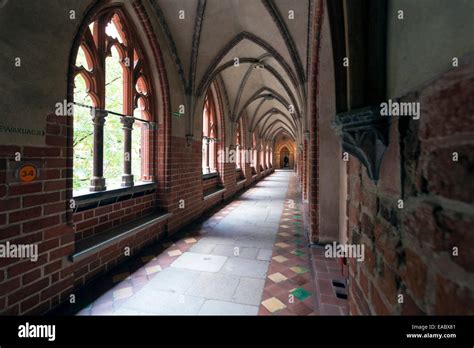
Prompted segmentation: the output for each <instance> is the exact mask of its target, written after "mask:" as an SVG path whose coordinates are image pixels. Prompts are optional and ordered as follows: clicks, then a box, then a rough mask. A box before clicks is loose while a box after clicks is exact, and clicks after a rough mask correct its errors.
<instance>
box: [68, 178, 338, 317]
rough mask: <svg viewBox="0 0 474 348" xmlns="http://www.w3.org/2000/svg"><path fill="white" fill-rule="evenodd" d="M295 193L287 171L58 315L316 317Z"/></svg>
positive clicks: (150, 253) (126, 266)
mask: <svg viewBox="0 0 474 348" xmlns="http://www.w3.org/2000/svg"><path fill="white" fill-rule="evenodd" d="M296 187H297V180H296V176H295V174H294V172H292V171H276V172H275V173H274V174H273V175H271V176H269V177H267V178H265V179H264V180H262V181H260V182H259V183H257V184H256V185H255V186H254V187H252V188H250V189H249V190H248V191H246V192H245V193H243V194H242V195H241V196H238V197H237V198H236V199H235V200H233V201H232V202H231V203H229V204H227V205H226V206H224V207H223V208H222V209H220V210H218V211H217V212H216V213H215V214H214V215H212V216H210V217H209V218H207V219H205V220H203V221H201V222H199V223H196V224H194V225H192V226H190V227H189V228H187V229H186V232H185V234H184V235H181V237H180V238H178V239H177V240H174V241H170V242H163V243H162V244H161V245H156V246H153V247H150V248H148V249H147V250H145V251H144V252H142V253H141V254H140V256H139V257H138V258H135V259H133V260H131V261H128V262H125V263H124V264H121V265H120V266H119V267H117V269H116V270H114V273H112V274H111V275H109V276H104V277H102V278H101V279H100V280H99V281H97V282H95V285H93V288H90V289H88V290H87V291H82V292H81V293H80V294H78V295H77V303H76V304H75V305H69V304H65V305H63V306H62V309H61V310H60V311H59V312H61V314H66V313H65V312H67V314H78V315H112V314H114V315H257V314H259V315H314V314H320V309H319V307H320V305H319V302H318V299H319V297H318V296H316V285H315V284H314V281H313V279H314V276H313V273H312V269H311V255H310V251H309V250H310V248H308V240H307V237H306V234H305V232H304V229H303V221H302V216H301V212H300V210H299V206H300V204H299V203H298V202H297V197H299V193H298V192H297V190H296ZM289 197H290V198H289ZM342 313H343V310H341V314H342ZM334 314H337V313H334Z"/></svg>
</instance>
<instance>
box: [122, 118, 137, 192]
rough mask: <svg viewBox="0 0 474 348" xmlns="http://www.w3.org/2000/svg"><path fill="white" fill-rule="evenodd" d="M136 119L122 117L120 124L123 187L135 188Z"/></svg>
mask: <svg viewBox="0 0 474 348" xmlns="http://www.w3.org/2000/svg"><path fill="white" fill-rule="evenodd" d="M134 122H135V119H134V118H133V117H127V116H122V117H121V118H120V123H122V125H123V127H122V129H123V175H122V187H132V186H133V175H132V130H133V123H134Z"/></svg>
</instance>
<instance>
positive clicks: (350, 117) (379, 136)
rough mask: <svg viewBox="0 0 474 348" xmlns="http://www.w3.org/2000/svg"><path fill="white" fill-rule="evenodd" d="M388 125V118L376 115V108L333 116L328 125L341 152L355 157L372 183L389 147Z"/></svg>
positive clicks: (378, 172) (377, 113)
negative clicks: (339, 145)
mask: <svg viewBox="0 0 474 348" xmlns="http://www.w3.org/2000/svg"><path fill="white" fill-rule="evenodd" d="M390 123H391V119H390V117H387V116H381V115H380V108H379V107H378V106H370V107H366V108H362V109H356V110H351V111H348V112H344V113H340V114H337V115H336V118H335V120H334V121H333V122H332V128H333V129H334V130H335V131H336V133H337V134H338V136H339V137H340V138H341V143H342V149H343V151H346V152H348V153H350V154H351V155H353V156H355V157H357V158H358V159H359V160H360V161H361V162H362V164H363V165H364V166H365V167H366V168H367V174H368V176H369V178H370V179H371V180H373V181H375V182H377V181H378V179H379V174H380V167H381V164H382V158H383V155H384V153H385V150H386V149H387V147H388V144H389V130H390Z"/></svg>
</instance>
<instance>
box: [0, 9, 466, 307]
mask: <svg viewBox="0 0 474 348" xmlns="http://www.w3.org/2000/svg"><path fill="white" fill-rule="evenodd" d="M22 3H23V1H6V2H2V6H0V18H3V19H2V20H1V21H0V41H1V42H2V55H1V56H0V63H1V66H2V71H1V72H0V77H1V81H2V82H3V83H1V84H0V89H1V95H2V98H1V99H0V110H2V114H3V116H2V119H1V121H0V229H1V232H0V242H1V243H2V245H6V243H7V242H8V243H9V244H10V245H18V244H27V243H33V244H34V245H37V246H38V252H39V255H38V260H37V262H31V261H30V260H25V259H19V258H11V257H10V258H8V257H6V258H3V257H2V258H1V259H0V313H1V314H12V315H23V314H45V313H55V312H59V313H70V314H85V315H94V314H132V315H133V314H261V315H310V314H313V315H367V314H372V315H375V314H377V315H378V314H397V315H403V314H474V259H473V257H472V251H473V249H474V236H473V235H472V233H471V232H472V224H473V219H474V209H473V199H474V186H473V182H474V181H473V180H472V174H473V173H472V168H473V164H474V158H473V155H472V154H473V153H474V152H473V150H474V128H473V125H474V123H473V122H472V119H470V117H472V114H473V113H474V109H473V105H474V103H473V102H472V101H473V99H472V98H473V95H474V61H473V59H472V57H473V54H474V43H473V41H472V33H473V32H474V28H473V23H474V18H473V14H474V6H473V2H472V1H462V0H459V1H456V2H449V3H447V2H446V3H445V2H442V1H434V0H433V1H432V5H430V7H429V8H427V7H426V6H424V5H423V4H422V3H424V2H418V1H406V0H387V1H379V0H351V1H347V0H293V1H286V0H172V1H171V0H129V1H128V0H127V1H125V0H111V1H96V0H70V1H59V0H54V1H53V0H51V1H49V3H51V4H54V6H44V5H43V4H42V2H39V1H37V2H33V1H30V2H28V6H25V7H22V6H23V5H22ZM400 10H402V11H404V13H405V17H404V18H403V19H399V18H398V16H399V11H400ZM71 11H73V12H74V18H72V17H71ZM426 12H428V14H427V13H426ZM421 13H423V15H421ZM5 18H8V19H5ZM25 23H27V25H25ZM415 34H416V35H415ZM53 37H54V40H53V39H52V38H53ZM26 42H28V43H31V44H25V43H26ZM453 57H456V58H457V61H456V64H453ZM385 102H387V103H392V102H394V103H395V102H398V103H405V102H406V103H414V104H413V105H419V106H420V114H419V115H418V116H419V117H409V116H404V117H395V116H394V117H387V116H381V114H380V108H379V106H380V105H381V103H385ZM72 103H74V104H72ZM417 103H418V104H417ZM63 105H65V106H66V107H64V108H63V107H62V106H63ZM70 105H73V108H72V110H73V111H72V112H70V113H69V112H67V111H68V110H69V106H70ZM390 105H392V104H390ZM410 105H411V104H410ZM414 116H416V115H414ZM18 155H19V156H20V158H18ZM22 165H28V166H30V167H29V168H35V169H36V172H35V174H34V175H33V174H31V175H32V177H31V178H30V179H28V180H27V179H24V180H23V178H21V177H18V176H17V174H16V173H20V172H21V170H22V169H21V168H24V167H21V166H22ZM25 173H26V175H29V174H28V173H29V172H25ZM26 181H28V182H26ZM333 243H338V244H339V245H340V246H344V245H346V246H348V247H353V248H352V249H351V248H348V249H346V251H347V250H348V251H353V253H350V252H347V253H341V254H330V255H328V253H327V250H330V251H331V249H330V248H329V247H334V246H335V244H333ZM326 246H329V247H326ZM336 250H339V249H337V248H335V250H333V251H334V252H336ZM71 294H74V295H75V296H76V299H77V302H76V303H75V304H74V305H73V304H71V303H70V302H69V298H70V297H69V296H70V295H71ZM92 294H93V295H92ZM157 294H158V295H157ZM289 297H291V298H292V299H293V301H289V300H288V298H289ZM400 298H402V299H403V300H402V301H401V300H400ZM182 299H184V301H183V300H182ZM447 299H449V301H448V300H447Z"/></svg>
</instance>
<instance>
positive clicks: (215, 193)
mask: <svg viewBox="0 0 474 348" xmlns="http://www.w3.org/2000/svg"><path fill="white" fill-rule="evenodd" d="M225 191H227V189H225V188H223V187H219V188H217V189H216V190H213V191H212V192H207V193H205V194H204V195H203V200H204V201H207V200H208V199H211V198H213V197H215V196H218V195H220V194H222V193H224V192H225Z"/></svg>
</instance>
